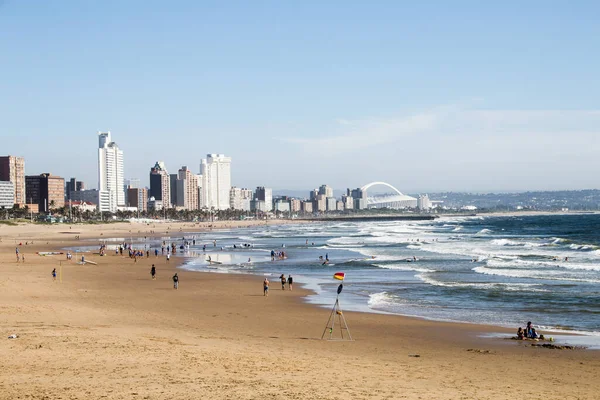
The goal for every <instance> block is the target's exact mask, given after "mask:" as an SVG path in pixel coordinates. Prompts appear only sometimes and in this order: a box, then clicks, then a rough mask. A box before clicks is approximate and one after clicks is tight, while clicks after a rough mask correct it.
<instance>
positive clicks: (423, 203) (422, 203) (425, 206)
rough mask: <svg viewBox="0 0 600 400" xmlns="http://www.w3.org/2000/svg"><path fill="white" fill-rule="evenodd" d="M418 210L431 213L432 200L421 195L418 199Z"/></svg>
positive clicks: (427, 196)
mask: <svg viewBox="0 0 600 400" xmlns="http://www.w3.org/2000/svg"><path fill="white" fill-rule="evenodd" d="M417 208H418V209H419V210H421V211H429V210H430V209H431V200H429V195H427V194H422V195H419V198H418V199H417Z"/></svg>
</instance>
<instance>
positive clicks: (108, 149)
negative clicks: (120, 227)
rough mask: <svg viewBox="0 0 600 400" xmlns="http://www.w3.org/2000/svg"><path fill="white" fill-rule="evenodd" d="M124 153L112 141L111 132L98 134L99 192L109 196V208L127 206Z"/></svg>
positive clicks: (114, 208) (111, 209)
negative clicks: (104, 192) (106, 193)
mask: <svg viewBox="0 0 600 400" xmlns="http://www.w3.org/2000/svg"><path fill="white" fill-rule="evenodd" d="M123 183H124V178H123V151H122V150H121V149H119V146H117V144H116V143H115V142H113V141H112V140H111V136H110V132H98V190H99V191H101V192H102V191H106V192H108V194H109V199H110V200H109V208H110V211H111V212H116V211H117V206H124V205H125V186H124V185H123Z"/></svg>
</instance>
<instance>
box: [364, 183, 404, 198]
mask: <svg viewBox="0 0 600 400" xmlns="http://www.w3.org/2000/svg"><path fill="white" fill-rule="evenodd" d="M376 185H383V186H387V187H389V188H390V189H392V190H394V191H395V192H396V193H398V194H399V195H400V196H404V194H402V192H400V191H399V190H398V189H396V188H395V187H393V186H392V185H390V184H389V183H385V182H371V183H369V184H367V185H365V186H363V187H361V188H360V190H362V191H363V192H366V191H367V190H368V189H369V188H370V187H371V186H376Z"/></svg>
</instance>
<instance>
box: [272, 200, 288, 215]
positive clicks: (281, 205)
mask: <svg viewBox="0 0 600 400" xmlns="http://www.w3.org/2000/svg"><path fill="white" fill-rule="evenodd" d="M273 210H274V211H275V212H280V213H289V212H290V201H289V200H286V199H277V200H275V202H274V203H273Z"/></svg>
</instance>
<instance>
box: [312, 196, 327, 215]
mask: <svg viewBox="0 0 600 400" xmlns="http://www.w3.org/2000/svg"><path fill="white" fill-rule="evenodd" d="M313 210H314V211H319V212H325V211H327V197H325V195H324V194H318V195H317V198H316V199H315V200H313Z"/></svg>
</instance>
